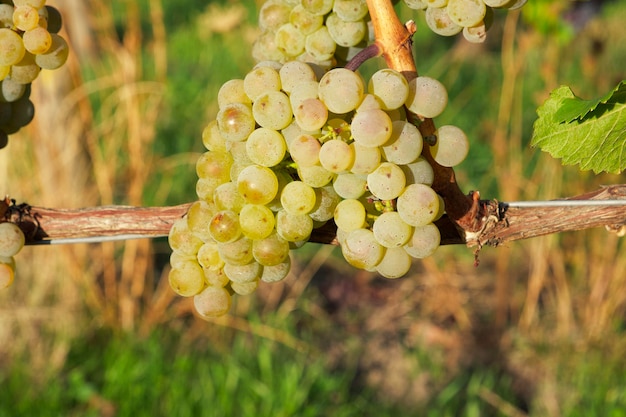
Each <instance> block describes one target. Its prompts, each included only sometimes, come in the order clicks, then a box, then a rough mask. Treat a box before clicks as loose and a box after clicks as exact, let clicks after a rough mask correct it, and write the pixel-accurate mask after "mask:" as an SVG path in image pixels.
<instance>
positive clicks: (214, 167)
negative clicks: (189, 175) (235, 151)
mask: <svg viewBox="0 0 626 417" xmlns="http://www.w3.org/2000/svg"><path fill="white" fill-rule="evenodd" d="M232 164H233V158H232V157H231V156H230V154H228V153H226V152H211V151H209V152H205V153H203V154H202V155H201V156H200V158H198V161H196V174H197V175H198V178H210V179H213V180H215V181H218V182H219V183H220V184H221V183H224V182H227V181H228V180H229V179H230V167H231V165H232ZM218 185H219V184H218Z"/></svg>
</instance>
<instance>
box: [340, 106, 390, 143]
mask: <svg viewBox="0 0 626 417" xmlns="http://www.w3.org/2000/svg"><path fill="white" fill-rule="evenodd" d="M350 126H351V129H352V136H353V137H354V141H355V142H356V143H358V144H359V145H361V146H365V147H369V148H374V147H378V146H382V145H383V144H385V143H386V142H387V141H388V140H389V138H390V137H391V133H392V131H393V126H392V122H391V119H390V118H389V116H388V115H387V113H385V112H384V111H383V110H380V109H370V110H365V111H359V112H357V113H356V114H355V115H354V118H353V119H352V123H351V124H350Z"/></svg>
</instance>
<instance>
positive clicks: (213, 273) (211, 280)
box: [204, 263, 230, 287]
mask: <svg viewBox="0 0 626 417" xmlns="http://www.w3.org/2000/svg"><path fill="white" fill-rule="evenodd" d="M222 264H223V263H222ZM204 278H205V280H206V282H207V284H208V285H209V286H212V285H213V286H216V287H225V286H226V285H228V283H229V282H230V280H229V279H228V277H227V276H226V274H225V273H224V265H222V267H221V268H219V269H210V268H204Z"/></svg>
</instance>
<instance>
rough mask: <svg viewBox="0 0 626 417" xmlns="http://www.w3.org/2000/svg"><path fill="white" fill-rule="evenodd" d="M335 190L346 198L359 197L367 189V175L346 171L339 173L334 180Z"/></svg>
mask: <svg viewBox="0 0 626 417" xmlns="http://www.w3.org/2000/svg"><path fill="white" fill-rule="evenodd" d="M333 189H334V190H335V192H336V193H337V194H338V195H339V196H341V197H342V198H346V199H357V198H359V197H361V196H362V195H363V194H365V191H366V190H367V177H366V176H365V175H357V174H353V173H351V172H346V173H342V174H339V175H337V177H336V178H335V180H334V181H333Z"/></svg>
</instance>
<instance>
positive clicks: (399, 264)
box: [376, 248, 411, 279]
mask: <svg viewBox="0 0 626 417" xmlns="http://www.w3.org/2000/svg"><path fill="white" fill-rule="evenodd" d="M409 269H411V256H409V254H408V253H407V252H406V250H404V248H387V250H385V254H384V255H383V259H381V261H380V263H379V264H378V265H376V272H378V273H379V274H380V275H382V276H383V277H385V278H389V279H395V278H400V277H402V276H404V275H406V274H407V273H408V272H409Z"/></svg>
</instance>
